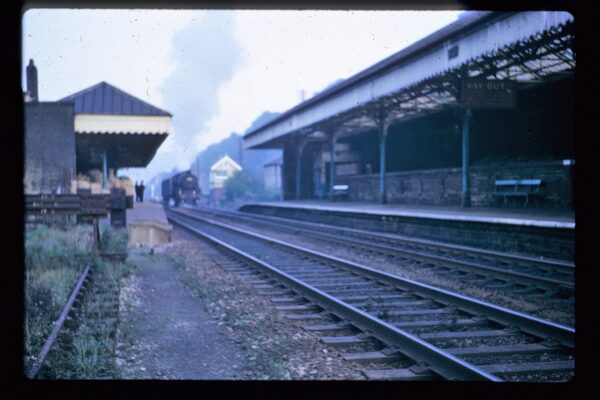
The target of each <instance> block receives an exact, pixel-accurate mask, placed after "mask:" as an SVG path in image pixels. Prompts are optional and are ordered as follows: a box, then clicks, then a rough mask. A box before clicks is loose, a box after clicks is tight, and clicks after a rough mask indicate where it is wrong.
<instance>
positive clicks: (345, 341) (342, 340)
mask: <svg viewBox="0 0 600 400" xmlns="http://www.w3.org/2000/svg"><path fill="white" fill-rule="evenodd" d="M319 340H320V341H321V343H324V344H328V345H332V346H339V345H353V344H361V343H370V342H373V338H372V337H371V336H370V335H368V334H364V333H360V334H358V335H351V336H324V337H321V338H320V339H319Z"/></svg>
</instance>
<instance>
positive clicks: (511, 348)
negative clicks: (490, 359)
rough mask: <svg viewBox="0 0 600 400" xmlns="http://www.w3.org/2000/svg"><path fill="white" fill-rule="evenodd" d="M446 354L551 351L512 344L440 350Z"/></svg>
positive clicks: (529, 345) (467, 354)
mask: <svg viewBox="0 0 600 400" xmlns="http://www.w3.org/2000/svg"><path fill="white" fill-rule="evenodd" d="M442 350H444V351H445V352H447V353H450V354H452V355H455V356H473V355H477V356H480V355H498V354H512V353H519V354H525V353H528V354H531V353H547V352H549V351H552V350H551V349H550V348H548V347H547V346H544V345H543V344H539V343H528V344H512V345H500V346H477V347H455V348H445V349H442Z"/></svg>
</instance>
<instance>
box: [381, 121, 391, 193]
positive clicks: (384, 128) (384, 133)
mask: <svg viewBox="0 0 600 400" xmlns="http://www.w3.org/2000/svg"><path fill="white" fill-rule="evenodd" d="M388 126H389V124H387V123H383V124H381V128H380V130H379V202H380V203H381V204H386V203H387V196H386V187H385V172H386V169H385V152H386V141H387V134H388Z"/></svg>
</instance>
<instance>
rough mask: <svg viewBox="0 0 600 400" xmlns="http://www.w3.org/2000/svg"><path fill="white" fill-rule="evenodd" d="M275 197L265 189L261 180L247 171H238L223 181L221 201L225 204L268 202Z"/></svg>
mask: <svg viewBox="0 0 600 400" xmlns="http://www.w3.org/2000/svg"><path fill="white" fill-rule="evenodd" d="M275 198H276V196H275V194H274V193H271V192H270V191H268V190H267V189H266V188H265V185H264V183H263V181H262V180H260V179H259V178H258V177H257V176H256V175H254V174H252V173H250V172H248V171H244V170H242V171H240V172H237V173H236V174H235V175H233V176H232V177H231V178H229V179H228V180H227V181H225V185H224V187H223V200H224V201H225V202H227V203H235V202H240V201H269V200H275Z"/></svg>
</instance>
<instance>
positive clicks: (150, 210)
mask: <svg viewBox="0 0 600 400" xmlns="http://www.w3.org/2000/svg"><path fill="white" fill-rule="evenodd" d="M141 221H144V222H150V221H154V222H161V223H164V224H168V223H169V221H167V216H166V215H165V210H164V208H163V206H162V204H159V203H150V202H143V203H134V204H133V208H128V209H127V226H129V225H131V224H132V223H135V222H141Z"/></svg>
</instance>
